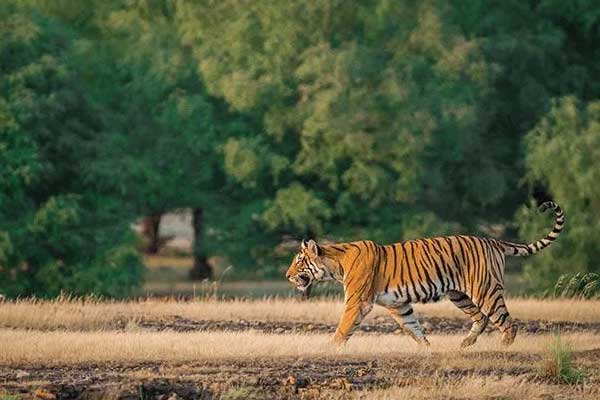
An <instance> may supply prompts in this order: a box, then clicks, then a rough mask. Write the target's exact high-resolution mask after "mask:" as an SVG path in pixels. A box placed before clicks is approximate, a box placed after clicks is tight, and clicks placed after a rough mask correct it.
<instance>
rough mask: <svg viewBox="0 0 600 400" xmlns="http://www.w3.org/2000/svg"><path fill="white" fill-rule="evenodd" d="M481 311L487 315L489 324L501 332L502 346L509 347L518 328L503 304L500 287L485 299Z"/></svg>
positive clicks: (502, 294) (502, 292)
mask: <svg viewBox="0 0 600 400" xmlns="http://www.w3.org/2000/svg"><path fill="white" fill-rule="evenodd" d="M481 309H482V310H483V312H485V313H486V314H487V316H488V318H489V319H490V322H491V323H492V324H494V326H495V327H496V328H498V330H499V331H500V332H502V344H504V345H505V346H509V345H511V344H512V343H513V342H514V341H515V336H517V331H518V330H519V327H518V326H517V324H515V322H514V321H513V319H512V317H511V316H510V314H509V313H508V309H507V308H506V304H505V302H504V290H503V288H502V287H501V286H500V285H497V286H496V289H495V290H492V294H491V295H489V296H488V297H487V298H486V299H485V301H484V302H483V304H482V305H481Z"/></svg>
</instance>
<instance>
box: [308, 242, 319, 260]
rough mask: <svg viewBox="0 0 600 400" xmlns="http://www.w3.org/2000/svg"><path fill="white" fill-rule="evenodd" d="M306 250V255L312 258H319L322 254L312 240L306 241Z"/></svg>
mask: <svg viewBox="0 0 600 400" xmlns="http://www.w3.org/2000/svg"><path fill="white" fill-rule="evenodd" d="M306 248H307V249H308V253H309V254H310V255H311V256H313V257H317V256H320V255H321V253H322V252H321V248H320V247H319V245H318V244H317V242H315V241H314V240H312V239H311V240H309V241H308V243H307V244H306Z"/></svg>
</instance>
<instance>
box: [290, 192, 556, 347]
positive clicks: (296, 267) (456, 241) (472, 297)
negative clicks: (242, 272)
mask: <svg viewBox="0 0 600 400" xmlns="http://www.w3.org/2000/svg"><path fill="white" fill-rule="evenodd" d="M547 209H552V210H553V211H554V215H555V222H554V227H553V229H552V231H550V233H548V234H547V235H546V236H545V237H544V238H543V239H540V240H537V241H535V242H532V243H529V244H519V243H512V242H508V241H503V240H498V239H492V238H485V237H476V236H465V235H458V236H442V237H433V238H423V239H416V240H408V241H404V242H398V243H394V244H390V245H379V244H377V243H375V242H373V241H370V240H362V241H356V242H350V243H338V244H318V243H317V242H315V241H314V240H312V239H311V240H308V241H306V240H302V242H301V245H300V251H299V252H298V253H297V255H296V256H295V257H294V259H293V261H292V263H291V265H290V267H289V268H288V270H287V272H286V277H287V279H288V280H289V281H290V282H291V283H292V284H294V285H295V286H296V288H297V289H299V290H300V291H302V292H306V291H307V290H309V289H310V288H311V285H313V284H314V283H315V282H320V281H337V282H338V283H341V284H342V285H343V287H344V312H343V314H342V317H341V319H340V321H339V324H338V326H337V329H336V331H335V335H334V337H333V340H334V342H335V343H336V344H339V345H343V344H344V343H345V342H346V341H347V340H348V339H349V338H350V336H351V335H352V332H353V331H354V330H355V329H356V328H357V327H358V326H359V325H360V323H361V321H362V320H363V319H364V318H365V316H366V315H367V314H368V313H369V312H370V311H371V310H372V308H373V305H374V304H377V305H380V306H383V307H385V308H386V309H387V310H388V312H389V314H390V315H391V317H392V318H393V319H394V321H396V323H398V324H399V325H400V326H401V327H402V329H403V330H404V331H405V332H406V333H407V334H408V335H409V336H410V337H412V339H414V340H415V341H416V342H417V343H419V344H422V345H429V341H428V340H427V338H426V336H425V332H424V330H423V327H422V326H421V324H420V323H419V321H418V319H417V318H416V317H415V315H414V311H413V307H412V304H413V303H417V302H421V303H428V302H433V301H438V300H440V298H441V297H442V296H446V297H447V298H448V299H449V300H450V301H451V302H452V303H453V304H454V305H455V306H456V307H458V308H459V309H461V310H462V311H463V312H464V313H465V314H467V316H469V317H470V318H471V320H472V321H473V322H472V325H471V329H470V331H469V333H468V335H467V336H466V337H465V338H464V339H463V340H462V343H461V346H462V347H467V346H471V345H473V344H474V343H475V342H476V341H477V338H478V337H479V335H480V334H481V333H482V332H483V331H484V330H485V328H486V327H487V325H488V323H489V322H491V323H492V325H493V326H494V327H495V328H496V329H498V330H499V331H500V332H501V333H502V336H501V342H502V343H503V344H504V345H506V346H508V345H510V344H512V343H513V342H514V340H515V337H516V335H517V331H518V326H517V324H516V323H515V322H514V320H513V319H512V318H511V316H510V314H509V312H508V309H507V307H506V302H505V299H504V266H505V257H506V256H529V255H532V254H536V253H537V252H538V251H541V250H542V249H544V248H546V247H548V246H549V245H550V244H551V243H552V242H553V241H554V240H556V238H557V237H558V236H559V235H560V233H561V232H562V230H563V227H564V222H565V216H564V213H563V210H562V209H561V208H560V206H559V205H558V204H556V203H555V202H552V201H548V202H545V203H543V204H542V205H541V206H540V212H544V211H546V210H547Z"/></svg>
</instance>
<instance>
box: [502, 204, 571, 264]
mask: <svg viewBox="0 0 600 400" xmlns="http://www.w3.org/2000/svg"><path fill="white" fill-rule="evenodd" d="M549 208H552V209H553V210H554V215H555V217H556V218H555V220H554V228H553V229H552V230H551V231H550V233H548V234H547V235H546V237H545V238H543V239H540V240H538V241H535V242H533V243H529V244H519V243H511V242H504V241H499V243H500V244H501V245H502V247H503V248H504V254H505V255H507V256H528V255H531V254H535V253H537V252H538V251H540V250H542V249H545V248H546V247H548V246H550V244H551V243H552V242H554V241H555V240H556V238H557V237H558V236H559V235H560V233H561V231H562V229H563V227H564V225H565V214H564V212H563V210H562V208H560V206H559V205H558V204H556V203H555V202H553V201H547V202H545V203H544V204H542V205H541V206H540V208H539V210H540V212H544V211H546V210H547V209H549Z"/></svg>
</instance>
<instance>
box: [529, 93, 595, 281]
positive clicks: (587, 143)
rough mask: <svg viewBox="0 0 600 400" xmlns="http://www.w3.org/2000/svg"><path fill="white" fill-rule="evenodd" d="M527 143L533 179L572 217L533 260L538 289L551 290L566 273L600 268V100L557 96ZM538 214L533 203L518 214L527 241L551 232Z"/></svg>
mask: <svg viewBox="0 0 600 400" xmlns="http://www.w3.org/2000/svg"><path fill="white" fill-rule="evenodd" d="M525 144H526V154H527V155H526V159H525V163H526V166H527V175H526V178H527V180H528V182H530V183H531V184H534V183H542V184H543V185H544V186H545V187H546V188H547V189H548V191H549V193H551V194H552V196H553V198H555V199H556V200H557V201H558V202H559V204H560V205H561V206H562V207H563V208H564V210H565V213H566V218H567V222H566V226H565V230H564V232H563V233H562V234H561V237H560V238H559V239H558V240H557V241H556V243H555V244H553V245H552V247H551V248H550V250H548V251H545V252H542V253H541V254H540V255H538V256H536V257H532V258H531V259H530V260H528V262H527V264H526V269H525V271H526V274H527V276H528V277H529V278H530V280H531V282H532V283H533V284H534V285H535V286H536V287H537V288H538V289H548V288H550V287H552V286H553V285H554V284H555V283H556V281H557V279H558V278H559V276H560V275H562V274H565V273H569V274H570V273H575V272H600V266H599V265H598V257H600V250H599V249H598V245H597V244H598V240H600V222H599V221H600V189H599V188H598V185H597V182H598V181H599V179H600V101H593V102H590V103H581V102H579V101H577V99H576V98H574V97H572V96H569V97H563V98H561V99H558V100H556V101H555V102H554V104H553V106H552V107H551V109H550V111H549V112H548V114H547V115H545V116H544V117H543V118H542V119H541V121H540V122H539V123H538V124H537V125H536V126H535V127H534V128H533V129H532V130H531V131H530V132H529V133H528V134H527V136H526V140H525ZM532 215H533V213H532V210H530V209H528V207H523V208H522V209H521V210H520V212H519V214H518V224H519V226H520V227H521V228H520V231H521V234H522V236H523V237H524V238H527V239H533V238H535V237H539V236H540V234H542V233H543V232H544V231H545V230H548V225H549V223H548V220H547V219H542V218H539V217H532Z"/></svg>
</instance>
